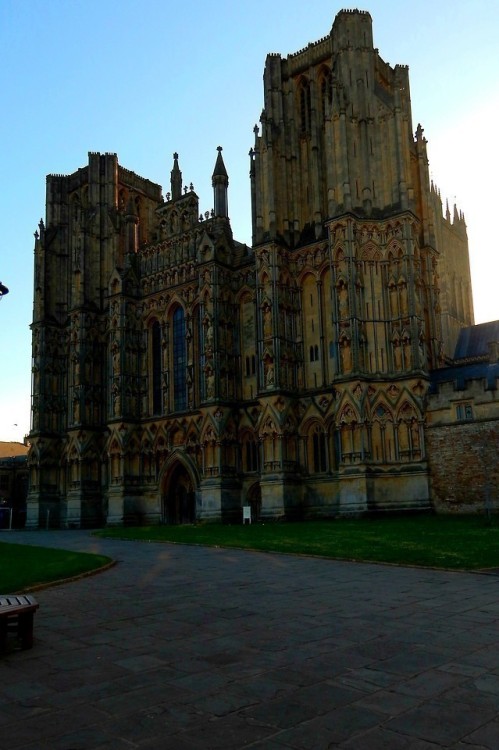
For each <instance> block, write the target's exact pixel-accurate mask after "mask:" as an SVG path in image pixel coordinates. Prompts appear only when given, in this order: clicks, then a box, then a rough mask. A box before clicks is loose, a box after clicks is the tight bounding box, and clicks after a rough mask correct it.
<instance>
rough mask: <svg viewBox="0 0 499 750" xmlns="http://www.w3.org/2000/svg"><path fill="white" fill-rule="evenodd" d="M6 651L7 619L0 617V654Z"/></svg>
mask: <svg viewBox="0 0 499 750" xmlns="http://www.w3.org/2000/svg"><path fill="white" fill-rule="evenodd" d="M5 651H7V618H6V617H0V654H2V653H4V652H5Z"/></svg>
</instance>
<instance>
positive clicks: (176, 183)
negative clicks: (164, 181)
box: [170, 152, 182, 201]
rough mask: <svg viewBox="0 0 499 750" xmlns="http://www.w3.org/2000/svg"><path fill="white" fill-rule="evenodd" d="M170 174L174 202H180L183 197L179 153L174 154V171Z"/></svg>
mask: <svg viewBox="0 0 499 750" xmlns="http://www.w3.org/2000/svg"><path fill="white" fill-rule="evenodd" d="M170 174H171V178H170V184H171V193H172V201H178V199H179V198H181V197H182V172H181V171H180V168H179V166H178V154H177V152H175V153H174V154H173V169H172V171H171V173H170Z"/></svg>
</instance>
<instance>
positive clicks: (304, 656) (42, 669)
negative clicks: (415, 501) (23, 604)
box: [0, 531, 499, 750]
mask: <svg viewBox="0 0 499 750" xmlns="http://www.w3.org/2000/svg"><path fill="white" fill-rule="evenodd" d="M2 541H9V542H20V543H23V544H24V543H26V544H39V545H44V546H54V547H62V548H67V549H77V550H88V551H95V552H102V553H105V554H108V555H110V556H112V557H113V558H114V559H116V560H117V565H116V566H114V567H113V568H111V569H109V570H107V571H106V572H104V573H101V574H99V575H97V576H93V577H90V578H85V579H82V580H79V581H76V582H73V583H68V584H65V585H62V586H57V587H53V588H48V589H45V590H42V591H40V592H38V594H37V598H38V600H39V602H40V609H39V611H38V613H37V615H36V618H35V646H34V648H33V650H32V651H24V652H21V651H18V652H14V653H11V654H9V655H7V656H5V657H0V674H1V680H0V748H1V749H2V750H7V749H9V750H10V749H11V748H12V750H15V749H16V748H30V749H33V750H35V748H36V750H79V749H82V748H84V749H85V750H100V749H101V748H102V749H104V748H109V749H111V748H112V749H113V750H114V749H115V748H116V749H117V750H118V749H121V748H123V750H125V749H126V748H129V749H130V748H158V749H161V750H169V749H171V750H187V749H191V750H198V749H199V750H201V748H202V749H203V750H215V748H217V749H221V750H222V749H223V750H225V748H255V749H257V748H258V749H259V750H263V748H265V750H283V748H294V749H296V750H298V749H300V750H305V749H307V750H323V749H324V748H336V747H338V748H341V749H342V750H347V748H348V749H351V750H378V748H379V749H382V750H392V749H393V750H399V749H400V750H423V749H426V750H430V749H432V748H433V749H436V748H441V747H443V748H454V749H455V750H458V749H460V750H478V749H480V750H482V749H483V748H487V749H488V750H497V748H498V747H499V629H498V624H499V578H498V577H496V576H495V575H482V574H471V573H470V574H468V573H448V572H438V571H430V570H417V569H412V568H399V567H391V566H384V565H364V564H351V563H342V562H332V561H327V560H317V559H312V558H306V557H294V556H283V555H272V554H261V553H252V552H242V551H235V550H222V549H206V548H203V547H187V546H175V545H160V544H145V543H138V542H117V541H110V540H99V539H95V538H93V537H92V536H91V535H90V534H89V533H88V532H83V531H70V532H62V531H58V532H38V533H37V532H12V533H10V534H5V535H4V536H2Z"/></svg>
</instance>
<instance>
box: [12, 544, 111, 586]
mask: <svg viewBox="0 0 499 750" xmlns="http://www.w3.org/2000/svg"><path fill="white" fill-rule="evenodd" d="M109 562H110V559H109V558H108V557H104V555H90V554H86V553H81V552H69V551H67V550H60V549H47V548H45V547H32V546H29V545H23V544H8V543H5V542H0V594H12V593H14V592H17V591H23V590H25V589H27V588H30V587H32V586H36V585H37V584H40V583H50V582H53V581H59V580H61V579H64V578H71V577H72V576H77V575H80V574H81V573H87V572H88V571H91V570H96V569H98V568H101V567H102V566H103V565H106V564H107V563H109Z"/></svg>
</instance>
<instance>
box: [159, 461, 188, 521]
mask: <svg viewBox="0 0 499 750" xmlns="http://www.w3.org/2000/svg"><path fill="white" fill-rule="evenodd" d="M163 516H164V520H165V522H166V523H172V524H181V523H194V520H195V501H194V488H193V486H192V481H191V478H190V476H189V474H188V472H187V470H186V469H185V468H184V467H183V466H182V464H177V465H176V466H175V467H173V469H172V471H171V472H170V474H169V477H168V479H167V489H166V494H165V496H164V500H163Z"/></svg>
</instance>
